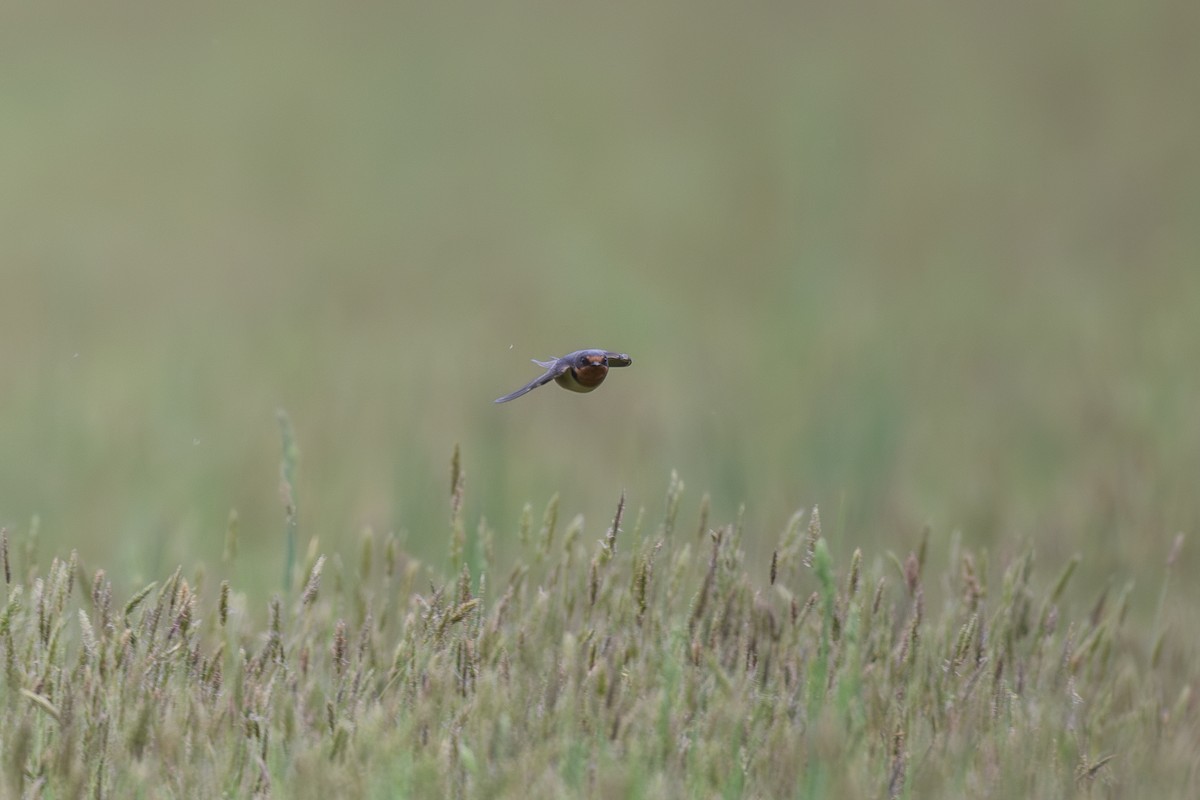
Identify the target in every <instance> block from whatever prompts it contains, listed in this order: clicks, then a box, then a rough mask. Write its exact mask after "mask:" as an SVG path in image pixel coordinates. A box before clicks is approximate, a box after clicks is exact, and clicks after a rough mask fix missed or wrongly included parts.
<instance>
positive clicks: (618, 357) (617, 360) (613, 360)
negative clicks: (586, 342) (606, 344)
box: [604, 350, 633, 367]
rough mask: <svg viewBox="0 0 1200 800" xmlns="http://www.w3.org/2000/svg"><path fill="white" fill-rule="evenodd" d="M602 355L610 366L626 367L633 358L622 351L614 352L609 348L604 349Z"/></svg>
mask: <svg viewBox="0 0 1200 800" xmlns="http://www.w3.org/2000/svg"><path fill="white" fill-rule="evenodd" d="M604 357H605V358H607V359H608V365H609V366H610V367H628V366H629V365H630V364H632V363H633V359H632V358H630V357H629V356H627V355H625V354H624V353H614V352H612V351H611V350H605V351H604Z"/></svg>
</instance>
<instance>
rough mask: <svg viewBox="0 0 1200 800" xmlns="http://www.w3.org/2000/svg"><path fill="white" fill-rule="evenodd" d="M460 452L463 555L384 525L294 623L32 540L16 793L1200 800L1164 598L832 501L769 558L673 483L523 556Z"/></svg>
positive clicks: (1190, 671)
mask: <svg viewBox="0 0 1200 800" xmlns="http://www.w3.org/2000/svg"><path fill="white" fill-rule="evenodd" d="M454 464H455V466H454V475H453V479H452V482H451V485H452V492H451V521H450V535H449V537H448V540H449V542H450V550H451V552H452V553H453V564H452V565H451V566H452V569H449V570H447V571H446V572H442V571H440V570H439V569H435V568H433V567H431V566H430V565H427V564H423V563H421V562H419V561H417V560H415V559H413V558H412V557H411V556H410V555H409V554H407V553H406V552H405V550H404V549H403V547H402V546H401V543H400V542H399V540H398V539H397V538H396V537H395V536H394V535H391V534H389V535H386V536H380V535H377V534H375V533H373V532H370V531H367V532H366V533H364V535H363V537H362V540H361V553H360V557H359V558H358V559H357V563H347V562H346V561H344V560H343V559H341V558H340V557H339V556H337V555H333V556H330V557H327V556H325V555H320V554H319V551H320V547H319V545H318V542H317V541H316V540H313V541H312V542H311V543H310V546H309V548H308V551H307V555H306V556H305V558H304V563H303V567H300V566H297V568H296V570H295V575H294V576H293V577H294V580H293V581H292V584H293V585H294V586H296V587H297V588H296V590H294V591H288V592H285V593H283V594H279V595H276V596H275V597H273V599H271V600H270V602H269V603H268V604H267V606H266V607H265V608H250V607H248V606H247V600H246V597H247V595H246V594H245V593H244V592H242V591H240V590H239V588H238V587H237V586H233V585H231V584H230V582H229V581H228V580H224V579H220V580H218V579H217V578H214V577H212V576H210V574H209V573H208V572H207V571H206V570H204V569H203V568H195V569H191V570H187V571H186V574H185V570H183V569H176V570H175V571H174V572H173V573H171V574H170V575H168V576H165V577H163V578H162V579H161V580H159V581H156V582H154V583H150V584H149V585H147V586H145V587H142V588H140V589H138V590H136V591H132V592H128V593H122V592H118V591H117V590H115V589H114V586H113V584H112V582H111V581H110V579H109V578H108V577H107V575H106V573H105V571H104V570H103V569H100V570H95V571H92V570H85V569H84V568H83V567H82V566H81V564H80V562H79V559H78V556H77V555H76V554H75V553H72V554H71V555H70V556H68V557H67V558H65V559H63V558H54V559H52V560H51V561H50V563H49V566H48V567H43V565H41V564H40V563H39V561H38V559H37V558H36V542H29V541H16V540H14V541H10V540H9V537H8V535H7V533H6V534H5V535H4V538H3V559H4V570H5V578H6V582H7V586H8V602H7V605H6V607H5V609H4V611H3V615H2V617H0V650H3V658H4V677H3V725H2V727H0V730H2V731H3V733H2V734H0V751H2V752H3V754H4V755H3V772H4V783H3V786H4V795H5V796H11V797H18V796H24V797H83V796H88V797H247V796H276V797H333V796H337V797H381V798H382V797H388V798H391V797H665V796H689V797H725V798H738V797H807V798H814V797H886V798H900V797H922V798H925V797H963V796H971V797H1025V798H1040V797H1067V796H1083V797H1092V796H1096V797H1109V796H1113V797H1116V796H1132V795H1137V794H1140V793H1149V794H1151V795H1153V796H1159V797H1163V796H1180V797H1182V796H1185V795H1186V792H1187V790H1188V787H1189V786H1193V785H1194V781H1195V779H1196V777H1197V775H1196V770H1197V767H1196V765H1197V763H1200V761H1198V760H1197V754H1198V746H1197V743H1198V742H1200V723H1198V720H1197V716H1196V712H1195V699H1194V697H1193V694H1192V693H1193V687H1194V686H1195V682H1196V679H1197V673H1196V670H1195V668H1194V666H1193V665H1192V664H1191V663H1186V664H1183V663H1182V662H1181V658H1180V656H1181V655H1186V653H1187V649H1186V645H1185V643H1183V642H1181V641H1180V638H1179V634H1178V633H1177V632H1174V631H1172V630H1170V629H1168V628H1166V627H1165V623H1164V622H1163V621H1162V620H1159V621H1158V622H1157V623H1156V625H1155V626H1154V628H1153V629H1146V630H1138V629H1137V627H1136V626H1133V625H1131V624H1130V622H1129V621H1128V617H1127V608H1128V604H1129V602H1130V600H1131V597H1132V594H1133V593H1134V592H1135V591H1136V590H1135V589H1134V588H1133V587H1132V586H1125V587H1123V588H1120V589H1117V590H1114V591H1106V592H1102V593H1101V594H1100V596H1099V597H1087V598H1080V597H1075V596H1074V595H1075V594H1076V593H1075V592H1074V591H1073V584H1072V576H1073V575H1074V573H1075V570H1076V566H1077V563H1078V560H1077V559H1072V560H1069V561H1067V562H1066V563H1065V564H1063V565H1061V566H1060V567H1059V572H1058V574H1057V575H1054V574H1050V575H1046V576H1043V578H1044V579H1039V577H1038V571H1037V570H1035V569H1034V564H1035V559H1034V553H1033V551H1032V550H1028V551H1025V552H1023V553H1021V554H1020V555H1018V556H1017V557H1016V558H1014V559H1012V560H1011V561H1010V562H1008V563H1006V564H995V565H992V564H990V563H989V560H988V558H987V556H986V554H984V553H977V552H973V551H971V550H968V549H965V548H963V547H962V546H961V543H959V542H958V541H957V540H952V541H951V543H950V546H949V548H948V552H946V553H944V554H941V555H942V556H944V558H939V559H938V560H939V561H941V562H942V563H944V564H945V565H946V567H945V569H943V570H941V571H940V572H935V571H933V570H932V569H931V567H930V564H931V562H932V561H933V560H934V558H933V555H934V554H933V553H932V552H931V549H930V547H929V545H928V541H929V538H928V534H926V537H925V538H924V539H922V540H921V541H920V542H916V543H914V544H915V545H916V546H915V547H914V549H913V551H912V552H908V553H905V554H903V555H901V554H899V553H895V554H894V553H890V552H889V553H875V554H865V553H863V552H862V551H861V550H858V549H856V550H854V552H853V555H852V556H851V557H850V559H849V561H848V563H847V564H840V565H839V564H836V563H835V562H834V559H833V556H832V555H831V552H830V548H829V547H828V544H827V542H826V539H825V538H824V536H823V534H822V527H821V519H820V514H819V511H818V510H817V509H816V508H813V509H811V511H807V512H806V511H799V512H797V513H796V514H795V516H794V517H793V518H792V519H791V521H790V522H789V524H788V525H787V526H786V529H785V530H784V531H783V532H782V533H781V534H780V535H779V536H778V537H777V544H776V546H775V547H774V550H773V554H772V557H771V559H770V561H769V563H765V562H764V563H758V562H757V561H756V562H750V561H747V559H746V556H745V554H744V551H743V544H744V542H745V540H746V537H747V535H748V534H747V532H746V531H745V530H743V529H742V526H741V525H740V524H736V523H735V524H726V525H721V526H713V527H710V526H709V525H708V524H707V516H708V509H707V499H705V500H704V501H702V508H701V511H700V515H699V517H700V524H699V526H695V525H691V524H684V523H683V522H682V521H681V520H680V519H679V510H680V507H681V498H682V494H683V488H682V483H681V482H680V481H679V480H678V478H677V477H675V476H673V477H672V481H671V482H670V485H669V490H668V494H667V497H666V502H665V509H666V511H665V513H664V515H663V518H662V519H661V520H660V521H659V522H658V523H657V524H651V523H648V522H646V517H645V515H644V514H642V513H639V514H638V515H637V518H636V522H635V523H633V524H629V522H628V515H627V513H626V500H625V496H624V495H622V496H621V498H620V500H619V501H618V503H617V506H616V511H615V515H614V519H613V521H612V523H611V525H610V526H609V527H608V529H607V531H605V532H596V531H590V530H585V526H584V525H583V524H582V521H581V520H580V519H579V518H576V519H575V520H574V521H572V522H571V523H570V524H568V525H567V526H566V527H565V529H564V530H562V531H560V530H559V527H560V526H559V523H558V514H559V512H558V500H557V498H554V499H552V500H551V501H550V503H549V504H548V506H547V508H546V511H545V514H544V516H543V518H542V522H541V527H540V529H535V526H534V525H533V523H532V520H533V516H534V515H533V514H532V513H530V512H529V511H527V513H526V514H525V515H524V517H523V522H522V524H521V527H520V530H519V531H518V532H517V537H518V538H519V539H520V541H521V543H522V544H521V552H520V554H519V556H518V557H517V558H516V560H515V564H514V565H513V566H512V568H511V569H509V570H505V571H500V568H499V565H498V564H497V563H496V557H495V554H494V548H493V540H494V536H495V535H496V534H495V533H494V532H493V531H492V530H491V529H490V528H488V527H487V526H486V524H484V523H481V525H480V527H479V529H478V534H477V535H476V536H474V537H467V536H466V535H465V533H464V532H463V531H464V526H463V520H462V507H463V491H464V481H463V475H462V472H461V465H460V462H459V459H458V458H457V455H456V458H455V461H454ZM527 509H528V506H527ZM233 522H234V521H231V532H232V533H231V537H230V538H231V541H230V542H227V549H226V552H227V554H228V555H229V557H230V559H236V557H237V556H236V555H234V554H235V553H236V527H235V526H234V524H233ZM593 533H601V535H600V536H599V537H598V538H597V539H594V540H593V539H592V536H591V535H592V534H593ZM1181 544H1182V541H1181V540H1180V541H1178V542H1177V543H1176V547H1175V549H1174V550H1173V552H1172V554H1171V556H1170V559H1169V562H1170V563H1168V565H1167V570H1168V573H1169V571H1170V569H1171V566H1172V565H1173V563H1174V560H1175V558H1176V557H1177V555H1178V549H1179V547H1180V546H1181ZM464 553H467V555H466V556H465V557H464ZM471 553H476V554H477V558H475V559H472V557H471V556H470V554H471ZM472 560H475V562H476V564H477V566H476V568H474V569H473V568H472V567H471V566H470V563H471V561H472ZM232 566H233V564H232V563H231V562H230V561H226V562H225V563H223V564H222V571H223V572H227V571H230V570H231V568H232ZM1166 583H1167V581H1166V575H1164V576H1163V580H1162V591H1163V592H1164V597H1165V592H1166ZM1081 600H1086V603H1085V604H1084V605H1083V606H1080V603H1079V602H1078V601H1081ZM1159 601H1160V607H1161V605H1162V604H1163V602H1164V601H1163V598H1160V600H1159ZM1077 607H1082V608H1085V609H1086V610H1084V611H1082V612H1080V613H1076V614H1068V613H1067V609H1071V608H1077Z"/></svg>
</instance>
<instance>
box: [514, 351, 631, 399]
mask: <svg viewBox="0 0 1200 800" xmlns="http://www.w3.org/2000/svg"><path fill="white" fill-rule="evenodd" d="M532 360H533V363H535V364H537V365H538V366H539V367H543V368H545V370H546V371H545V373H543V374H542V375H541V376H539V377H537V378H534V379H533V380H532V381H530V382H529V383H527V384H525V385H524V386H522V387H521V388H520V389H517V390H516V391H515V392H513V393H512V394H506V395H504V397H498V398H496V401H495V402H497V403H507V402H508V401H509V400H516V399H517V398H518V397H520V396H521V395H523V394H525V393H526V392H531V391H533V390H534V389H536V388H538V387H539V386H541V385H543V384H546V383H549V382H550V381H555V382H557V383H558V385H559V386H561V387H563V388H564V389H570V390H571V391H572V392H590V391H592V390H593V389H595V388H596V387H597V386H599V385H600V384H602V383H604V378H605V377H606V376H607V375H608V368H609V367H628V366H629V365H630V364H632V363H633V359H632V358H630V357H629V356H627V355H625V354H624V353H614V352H612V351H610V350H576V351H575V352H574V353H567V354H566V355H565V356H562V357H561V358H552V359H550V360H549V361H538V360H537V359H536V358H535V359H532Z"/></svg>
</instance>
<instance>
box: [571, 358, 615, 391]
mask: <svg viewBox="0 0 1200 800" xmlns="http://www.w3.org/2000/svg"><path fill="white" fill-rule="evenodd" d="M606 375H608V367H606V366H604V365H603V364H589V365H587V366H585V367H576V368H575V380H577V381H579V382H580V383H582V384H583V385H584V386H591V387H593V388H594V387H596V386H599V385H600V384H601V383H602V382H603V381H604V378H605V376H606Z"/></svg>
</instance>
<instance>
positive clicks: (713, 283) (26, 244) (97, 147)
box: [0, 2, 1200, 600]
mask: <svg viewBox="0 0 1200 800" xmlns="http://www.w3.org/2000/svg"><path fill="white" fill-rule="evenodd" d="M2 15H3V22H2V24H0V98H2V101H0V125H2V130H3V134H2V135H3V147H2V148H0V216H2V219H3V235H2V236H0V454H2V458H0V522H3V523H4V524H7V525H8V526H9V528H10V535H13V536H20V535H21V534H22V532H24V531H27V529H28V527H29V524H30V519H31V518H32V517H33V515H35V514H36V515H40V519H41V531H42V532H41V536H42V542H43V544H42V548H43V553H46V554H49V553H58V554H65V553H66V552H67V551H69V549H70V548H72V547H74V548H78V549H79V550H80V553H81V555H82V556H83V558H84V559H85V561H86V562H87V563H88V564H91V565H95V566H104V567H105V568H106V569H108V570H109V571H110V573H113V574H117V575H123V576H124V577H126V578H127V579H128V580H130V581H133V580H136V579H141V578H143V577H146V578H157V577H160V576H161V575H162V574H165V572H166V571H169V570H170V569H172V568H173V567H174V565H175V564H176V563H178V562H183V563H191V562H193V561H196V560H203V561H205V562H207V563H209V564H212V563H214V562H216V561H217V560H219V557H220V553H221V547H222V540H223V536H224V529H225V522H226V518H227V515H228V514H229V511H230V509H237V511H238V513H239V514H240V517H241V537H242V553H243V559H242V561H241V562H239V565H238V568H239V570H241V572H242V573H243V576H248V575H249V576H254V575H259V574H265V575H267V576H269V577H268V578H267V579H264V580H263V581H262V588H263V591H271V590H273V589H274V588H275V587H276V582H275V579H274V576H275V575H278V574H279V573H278V571H277V570H278V565H279V563H280V558H281V547H280V543H281V539H282V529H283V511H282V506H281V502H280V499H279V489H278V484H279V459H280V445H279V432H278V428H277V426H276V423H275V419H274V413H275V409H276V408H285V409H286V410H287V411H288V412H289V414H290V415H291V419H292V421H293V422H294V425H295V429H296V435H297V438H298V442H299V446H300V449H301V454H302V455H301V465H300V477H299V486H298V495H299V504H300V546H301V547H302V548H303V547H304V545H305V543H306V542H307V540H308V539H309V538H310V537H312V536H319V537H320V538H321V542H322V549H325V550H330V549H332V550H335V551H336V550H341V551H343V552H354V549H355V547H356V542H357V539H358V534H359V531H360V530H361V529H362V527H363V526H366V525H370V526H373V527H374V528H375V529H376V530H378V531H388V530H405V531H407V532H408V537H409V538H408V547H409V548H410V549H411V550H413V551H414V552H416V553H417V554H418V555H419V556H421V557H423V558H427V559H433V560H437V559H444V554H445V539H446V532H447V494H448V480H449V477H448V472H449V468H448V464H449V458H450V454H451V452H452V450H453V447H454V444H455V443H456V442H457V443H461V446H462V449H463V459H464V465H465V468H466V471H467V507H466V510H467V519H468V529H469V530H474V527H475V524H476V522H477V520H478V519H479V517H480V516H481V515H483V516H486V517H487V519H488V521H489V523H490V524H491V525H492V526H493V527H494V528H496V530H497V538H498V542H499V545H500V546H501V547H508V543H509V542H511V540H512V539H513V538H514V537H515V529H516V525H517V520H518V518H519V516H520V511H521V507H522V505H523V504H524V502H525V501H527V500H528V501H531V502H533V503H534V505H535V507H536V508H537V513H538V514H540V511H541V508H542V506H543V505H544V504H545V502H546V500H547V499H548V498H549V497H550V495H552V494H553V493H554V492H560V493H561V495H562V511H563V514H564V515H566V518H569V517H570V516H571V515H573V514H574V513H575V512H577V511H578V512H582V513H583V514H584V515H585V519H586V525H587V527H586V529H585V538H588V539H591V538H599V537H600V536H601V535H602V533H603V530H604V528H605V527H606V526H607V524H608V520H609V517H610V515H611V513H612V508H613V505H614V504H615V501H616V498H617V496H618V494H619V492H620V491H621V489H622V488H625V489H628V491H629V493H630V503H631V505H632V506H633V507H634V508H637V507H644V508H645V509H646V512H647V514H648V515H652V516H651V517H648V519H657V518H658V515H659V514H660V513H661V509H662V505H663V500H662V496H663V492H664V491H665V489H666V486H667V482H668V477H669V475H670V471H671V470H672V469H677V470H678V471H679V473H680V475H681V477H682V478H683V480H684V481H685V482H686V484H687V486H688V491H687V494H686V496H685V502H684V506H683V508H684V511H683V517H682V518H681V523H680V524H681V527H683V528H685V529H687V530H689V533H690V529H691V528H692V527H694V525H695V519H696V508H697V505H698V503H699V498H700V495H701V494H702V493H703V492H704V491H709V492H711V494H712V500H713V519H714V521H720V522H723V521H727V520H730V519H732V518H733V517H734V516H735V515H736V514H737V509H738V507H739V505H740V504H742V503H745V505H746V509H747V510H746V523H747V536H748V538H749V540H750V541H749V542H748V544H749V546H750V547H751V548H753V549H757V550H758V551H760V552H765V553H767V554H768V555H767V557H769V551H770V548H771V547H772V545H773V542H774V537H775V536H776V534H777V533H778V531H779V530H780V529H782V527H783V526H784V525H785V523H786V521H787V519H788V517H789V516H790V515H791V513H792V512H793V511H794V510H795V509H796V508H798V507H801V506H811V505H812V504H814V503H818V504H820V505H821V508H822V518H823V521H824V523H825V531H826V533H827V534H828V535H830V537H831V539H832V546H833V547H834V549H835V552H840V553H846V552H848V551H849V549H850V548H852V547H854V546H863V547H864V548H865V549H867V552H868V554H869V555H870V554H871V553H872V552H874V553H879V552H882V550H883V549H884V548H890V549H895V550H897V551H904V550H907V549H909V548H912V547H914V546H915V545H916V543H917V542H918V540H919V538H920V531H921V529H922V527H923V526H924V525H926V524H929V525H930V526H931V530H932V545H933V549H934V550H935V551H943V550H945V547H944V543H945V542H946V541H947V540H948V539H949V537H950V536H951V533H952V532H953V531H955V530H961V531H962V535H963V536H964V538H965V539H966V540H967V541H968V542H970V543H972V544H973V545H976V546H980V547H987V548H988V549H989V550H990V551H991V552H992V553H993V554H995V557H996V559H997V561H998V560H1000V559H1002V558H1003V557H1004V556H1005V555H1008V554H1012V553H1015V552H1017V551H1018V550H1019V549H1020V548H1021V547H1022V546H1023V545H1024V544H1026V543H1029V542H1032V543H1033V544H1034V545H1035V546H1036V547H1037V549H1038V553H1039V561H1040V562H1041V563H1043V564H1046V563H1049V564H1052V565H1054V566H1053V567H1051V568H1050V570H1051V572H1052V571H1056V570H1057V565H1058V564H1059V563H1061V562H1062V561H1063V560H1065V559H1066V558H1067V557H1068V556H1069V555H1070V554H1071V553H1073V552H1075V551H1080V552H1082V553H1083V554H1084V563H1083V566H1082V567H1081V572H1082V574H1083V576H1084V577H1085V579H1088V580H1092V581H1093V582H1094V581H1098V580H1102V579H1104V578H1105V577H1106V576H1109V575H1115V576H1116V577H1117V578H1118V579H1123V578H1125V577H1138V578H1141V577H1148V579H1149V580H1150V581H1151V582H1154V581H1157V580H1158V578H1159V576H1160V575H1161V571H1162V564H1163V561H1164V559H1165V557H1166V553H1167V551H1168V549H1169V547H1170V542H1171V540H1172V538H1173V537H1174V535H1175V533H1176V532H1177V531H1184V532H1186V533H1190V534H1194V533H1195V531H1196V529H1197V526H1198V524H1200V492H1198V488H1200V487H1198V485H1197V477H1198V476H1200V413H1198V411H1200V403H1198V402H1197V400H1198V397H1200V369H1198V368H1197V365H1198V364H1200V269H1198V268H1200V258H1198V256H1200V225H1198V224H1197V222H1198V220H1200V191H1198V189H1197V187H1198V186H1200V155H1198V148H1197V131H1200V104H1198V103H1197V102H1196V96H1195V81H1194V77H1195V76H1196V75H1200V50H1198V49H1197V48H1196V46H1195V37H1194V35H1192V33H1193V32H1194V31H1195V30H1196V29H1197V27H1196V26H1197V23H1198V22H1200V6H1190V5H1188V4H1179V3H1166V2H1151V3H1146V4H1140V5H1130V4H1127V3H1115V2H1101V3H1095V2H1092V3H1067V4H1055V5H1053V6H1049V7H1048V6H1047V5H1046V4H1044V3H1033V2H1017V3H1006V4H1004V5H1003V7H999V6H997V7H991V6H986V5H963V4H957V3H921V4H916V5H913V4H903V5H895V6H891V5H886V4H877V5H875V4H873V5H869V6H866V7H864V6H859V5H855V4H840V3H819V2H818V3H797V4H785V3H766V2H760V3H752V4H724V5H717V4H712V5H710V4H692V3H678V2H677V3H661V4H643V3H628V2H616V3H605V4H557V3H529V4H521V5H512V4H502V5H492V4H465V3H445V4H416V5H412V4H397V3H371V2H368V3H354V4H348V5H346V4H338V5H335V4H305V3H300V4H297V3H280V2H265V3H253V4H247V3H225V4H198V5H197V4H190V5H182V6H181V5H178V4H161V3H125V4H117V5H115V6H114V5H110V4H106V5H104V6H98V5H95V4H90V3H72V2H67V3H63V4H41V3H31V2H18V3H15V4H8V5H7V6H6V7H5V10H4V11H3V12H2ZM580 347H604V348H611V349H617V350H621V351H624V352H628V353H630V354H631V355H632V356H633V358H634V361H635V363H634V366H633V367H632V368H630V369H628V370H622V371H619V372H615V373H613V375H612V376H611V377H610V379H609V381H608V382H607V383H605V385H604V386H603V387H602V388H601V390H599V391H597V392H595V393H594V394H590V395H574V394H568V393H566V392H563V391H561V390H559V389H558V388H556V387H553V386H552V387H549V388H546V389H542V390H539V391H538V392H535V393H533V394H531V395H529V396H527V397H525V398H522V399H521V400H520V401H519V402H515V403H512V404H509V405H503V406H496V405H493V404H492V402H491V401H492V400H493V398H495V397H497V396H499V395H501V394H504V393H506V392H508V391H510V390H512V389H515V388H517V387H518V386H520V385H521V384H523V383H524V382H525V381H527V380H529V379H530V378H532V377H533V376H534V375H536V374H537V372H538V370H537V368H536V367H534V366H533V365H532V364H530V363H529V359H530V358H548V357H551V356H555V355H560V354H561V353H563V352H566V351H568V350H573V349H576V348H580ZM47 557H48V555H47ZM1183 558H1184V559H1185V565H1186V566H1185V569H1190V570H1193V571H1194V569H1195V568H1196V566H1197V564H1198V560H1197V558H1196V556H1195V555H1194V548H1185V550H1184V554H1183ZM438 563H442V562H441V561H439V562H438ZM764 569H765V562H764ZM1177 589H1179V590H1180V591H1181V592H1183V593H1184V594H1185V596H1186V595H1188V594H1190V596H1191V597H1192V599H1193V600H1194V599H1196V598H1197V597H1200V590H1197V589H1195V588H1193V587H1191V586H1180V587H1177ZM1150 596H1151V597H1153V593H1152V592H1151V594H1150Z"/></svg>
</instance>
